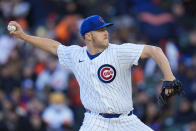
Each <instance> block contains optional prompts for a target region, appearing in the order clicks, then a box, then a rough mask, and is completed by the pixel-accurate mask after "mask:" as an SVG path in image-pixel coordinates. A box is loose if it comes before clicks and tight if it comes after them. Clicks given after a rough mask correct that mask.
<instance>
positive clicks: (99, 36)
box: [89, 27, 109, 48]
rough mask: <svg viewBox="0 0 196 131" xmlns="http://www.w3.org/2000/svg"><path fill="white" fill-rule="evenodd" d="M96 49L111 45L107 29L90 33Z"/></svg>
mask: <svg viewBox="0 0 196 131" xmlns="http://www.w3.org/2000/svg"><path fill="white" fill-rule="evenodd" d="M89 33H90V35H91V40H92V43H93V44H94V47H98V48H106V47H107V46H108V45H109V40H108V31H107V28H106V27H103V28H101V29H98V30H95V31H91V32H89Z"/></svg>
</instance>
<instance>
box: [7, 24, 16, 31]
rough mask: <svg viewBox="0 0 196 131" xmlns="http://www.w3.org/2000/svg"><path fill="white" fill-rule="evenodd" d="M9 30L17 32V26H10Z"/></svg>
mask: <svg viewBox="0 0 196 131" xmlns="http://www.w3.org/2000/svg"><path fill="white" fill-rule="evenodd" d="M7 29H8V30H9V31H15V30H16V26H14V25H8V26H7Z"/></svg>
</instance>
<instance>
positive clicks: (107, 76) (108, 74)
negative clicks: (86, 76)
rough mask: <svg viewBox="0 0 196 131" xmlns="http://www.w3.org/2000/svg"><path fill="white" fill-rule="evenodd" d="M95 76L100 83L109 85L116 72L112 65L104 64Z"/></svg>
mask: <svg viewBox="0 0 196 131" xmlns="http://www.w3.org/2000/svg"><path fill="white" fill-rule="evenodd" d="M97 75H98V78H99V80H100V81H102V82H104V83H110V82H112V81H113V80H114V79H115V77H116V70H115V68H114V67H113V66H112V65H109V64H104V65H102V66H101V67H99V69H98V71H97Z"/></svg>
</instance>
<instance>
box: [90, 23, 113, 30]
mask: <svg viewBox="0 0 196 131" xmlns="http://www.w3.org/2000/svg"><path fill="white" fill-rule="evenodd" d="M112 25H113V24H112V23H105V24H104V25H102V26H99V27H97V28H95V29H94V30H98V29H101V28H103V27H108V26H112Z"/></svg>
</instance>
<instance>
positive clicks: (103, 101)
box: [57, 43, 144, 113]
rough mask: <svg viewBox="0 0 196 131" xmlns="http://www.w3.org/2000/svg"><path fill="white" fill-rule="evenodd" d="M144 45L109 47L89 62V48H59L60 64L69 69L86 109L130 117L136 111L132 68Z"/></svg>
mask: <svg viewBox="0 0 196 131" xmlns="http://www.w3.org/2000/svg"><path fill="white" fill-rule="evenodd" d="M143 47H144V45H136V44H132V43H126V44H122V45H115V44H111V43H110V44H109V46H108V47H107V48H106V49H105V50H104V51H103V52H102V53H101V54H100V55H99V56H97V57H95V58H94V59H92V60H91V59H90V58H89V56H88V54H87V47H80V46H76V45H73V46H69V47H67V46H63V45H59V46H58V48H57V54H58V58H59V62H60V64H62V65H63V66H66V67H68V68H70V69H71V70H72V71H73V73H74V75H75V77H76V79H77V81H78V83H79V85H80V98H81V101H82V103H83V105H84V107H85V108H86V109H89V110H91V111H92V112H95V113H128V112H130V110H133V102H132V84H131V67H132V65H137V63H138V60H139V58H140V56H141V53H142V50H143Z"/></svg>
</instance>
